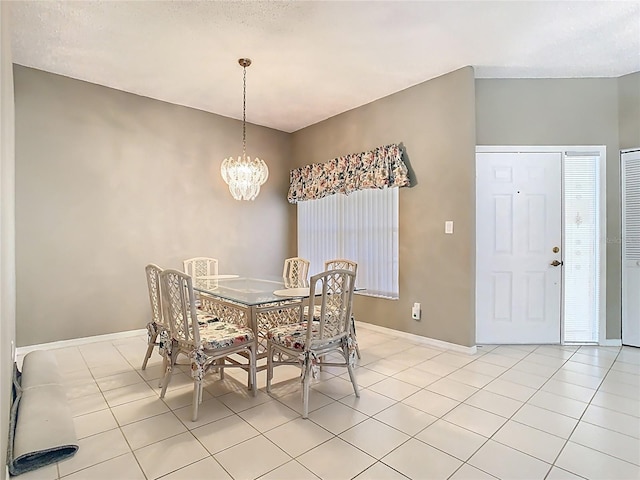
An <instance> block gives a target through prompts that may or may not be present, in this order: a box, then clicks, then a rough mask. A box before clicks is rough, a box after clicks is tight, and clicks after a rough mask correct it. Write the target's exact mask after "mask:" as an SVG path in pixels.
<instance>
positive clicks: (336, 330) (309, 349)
mask: <svg viewBox="0 0 640 480" xmlns="http://www.w3.org/2000/svg"><path fill="white" fill-rule="evenodd" d="M355 278H356V275H355V273H354V272H351V271H349V270H328V271H325V272H322V273H319V274H317V275H314V276H313V277H311V280H310V285H309V297H308V299H306V300H305V301H304V302H303V303H304V304H305V305H304V306H303V305H302V304H292V305H287V306H283V307H282V308H283V309H285V308H287V309H297V311H298V314H299V317H298V318H299V322H298V323H292V324H287V325H282V326H279V327H275V328H272V329H271V330H269V331H268V332H267V392H270V391H271V380H272V379H273V368H274V367H275V366H277V365H297V366H300V367H301V368H302V404H303V413H302V417H303V418H307V417H308V415H309V385H310V383H311V377H312V376H313V377H315V376H317V373H318V371H319V368H320V367H321V366H332V367H346V368H347V371H348V372H349V378H350V379H351V383H352V385H353V390H354V392H355V395H356V397H359V396H360V392H359V390H358V384H357V382H356V377H355V373H354V363H355V349H354V348H353V341H352V338H351V304H352V301H353V289H354V286H355ZM316 306H318V307H319V309H318V310H317V311H318V312H319V315H318V317H317V319H316V320H317V321H311V322H308V321H305V316H304V310H305V308H306V309H307V311H309V312H313V311H316V308H315V307H316ZM334 352H336V353H338V354H339V355H340V356H342V357H343V359H344V361H325V358H330V357H331V356H330V355H329V354H331V353H334ZM334 357H335V355H334Z"/></svg>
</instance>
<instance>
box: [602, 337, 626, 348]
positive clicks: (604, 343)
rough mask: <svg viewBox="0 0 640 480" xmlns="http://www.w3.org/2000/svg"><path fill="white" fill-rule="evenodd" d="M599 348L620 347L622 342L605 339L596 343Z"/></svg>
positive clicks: (614, 339) (616, 339)
mask: <svg viewBox="0 0 640 480" xmlns="http://www.w3.org/2000/svg"><path fill="white" fill-rule="evenodd" d="M598 345H599V346H600V347H621V346H622V340H620V339H619V338H607V339H605V340H602V341H601V342H599V343H598Z"/></svg>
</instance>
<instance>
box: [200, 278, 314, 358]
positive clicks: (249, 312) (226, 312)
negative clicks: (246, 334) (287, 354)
mask: <svg viewBox="0 0 640 480" xmlns="http://www.w3.org/2000/svg"><path fill="white" fill-rule="evenodd" d="M195 283H196V285H194V290H195V291H196V293H197V294H198V301H199V306H198V308H200V309H202V310H204V311H206V312H208V313H211V314H213V315H215V316H216V317H217V318H219V319H224V320H225V321H231V322H233V323H237V324H245V325H248V326H250V327H251V329H252V330H253V332H254V334H255V335H256V339H257V359H258V360H259V359H262V358H266V355H267V332H268V331H269V330H270V329H271V328H274V327H276V326H280V325H284V324H287V323H295V322H298V321H299V320H300V309H295V308H282V307H283V306H288V307H290V306H291V304H300V308H302V301H303V299H305V298H308V297H309V286H308V284H305V283H306V282H303V284H302V285H301V284H300V283H299V282H297V281H292V280H289V279H286V278H283V277H262V276H261V277H258V278H256V277H252V276H240V275H230V274H220V275H209V276H199V277H198V281H197V282H195ZM265 368H266V364H261V365H258V370H263V369H265Z"/></svg>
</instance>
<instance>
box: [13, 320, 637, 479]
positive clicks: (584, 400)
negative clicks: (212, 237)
mask: <svg viewBox="0 0 640 480" xmlns="http://www.w3.org/2000/svg"><path fill="white" fill-rule="evenodd" d="M358 340H359V344H360V350H361V352H362V359H361V360H360V361H359V364H358V368H357V378H358V382H359V384H360V387H361V396H360V398H359V399H358V398H355V396H354V394H353V390H352V388H351V384H350V382H349V379H348V375H347V374H346V371H345V370H344V369H338V368H329V369H326V370H325V371H323V372H321V374H320V377H319V379H317V380H316V381H314V384H313V390H312V394H311V397H310V415H309V419H308V420H303V419H302V418H301V416H300V412H301V390H300V383H299V379H298V375H299V370H298V369H297V368H295V367H278V368H276V370H275V376H276V378H275V379H274V385H273V388H272V393H271V395H268V394H267V393H266V392H265V389H264V385H265V372H261V373H259V387H261V388H260V391H259V392H258V395H257V396H256V397H255V398H253V397H251V396H249V395H248V393H247V391H246V388H245V386H244V385H245V382H246V376H245V375H244V372H242V371H237V372H235V371H233V370H231V371H229V372H228V373H227V376H226V378H225V380H224V381H222V380H219V378H218V376H217V375H215V374H212V375H210V376H208V380H207V384H206V387H205V392H204V400H203V403H202V405H201V406H200V415H199V419H198V421H197V422H191V421H190V402H191V395H192V390H193V388H192V383H191V380H190V377H189V376H188V367H187V366H186V365H184V366H183V365H181V366H180V367H179V368H180V370H179V371H178V372H177V373H176V374H174V377H173V379H172V382H171V385H170V386H169V391H168V393H167V396H166V397H165V399H164V400H161V399H160V398H159V388H158V379H159V378H160V376H161V373H162V372H161V358H160V356H159V355H158V354H157V353H155V352H154V355H153V357H152V359H151V361H150V362H149V365H148V367H147V369H146V370H145V371H141V370H140V365H141V363H142V357H143V355H144V352H145V347H146V337H142V336H137V337H132V338H127V339H122V340H118V341H113V342H102V343H94V344H90V345H83V346H80V347H70V348H64V349H58V350H54V352H55V355H56V358H57V361H58V363H59V367H60V372H61V373H62V376H63V378H64V381H65V383H66V386H67V396H68V399H69V402H70V406H71V409H72V412H73V415H74V422H75V427H76V433H77V435H78V437H79V443H80V449H79V451H78V453H77V454H76V455H75V457H73V458H71V459H69V460H66V461H64V462H60V463H59V464H57V465H51V466H49V467H45V468H43V469H40V470H37V471H34V472H31V473H28V474H25V475H21V476H20V480H32V479H42V480H49V479H51V480H53V479H59V478H64V479H74V480H75V479H110V480H128V479H132V480H133V479H155V478H163V479H187V480H198V479H238V480H240V479H256V478H261V479H296V480H303V479H317V478H321V479H358V480H365V479H366V480H372V479H406V478H411V479H416V480H418V479H453V480H463V479H474V480H475V479H478V480H480V479H491V478H499V479H503V480H507V479H527V480H533V479H538V478H540V479H544V478H546V479H550V480H554V479H573V478H587V479H616V480H619V479H640V349H634V348H629V347H623V348H618V347H593V346H589V347H587V346H582V347H577V346H536V345H502V346H485V347H479V348H478V353H477V354H475V355H466V354H462V353H456V352H454V351H445V350H441V349H438V348H434V347H428V346H424V345H420V344H417V343H412V342H410V341H407V340H405V339H402V338H398V337H394V336H391V335H385V334H382V333H379V332H378V331H374V330H371V329H367V328H366V325H362V326H360V327H359V328H358Z"/></svg>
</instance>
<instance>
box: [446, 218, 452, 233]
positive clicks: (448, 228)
mask: <svg viewBox="0 0 640 480" xmlns="http://www.w3.org/2000/svg"><path fill="white" fill-rule="evenodd" d="M444 233H453V220H447V221H446V222H444Z"/></svg>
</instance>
